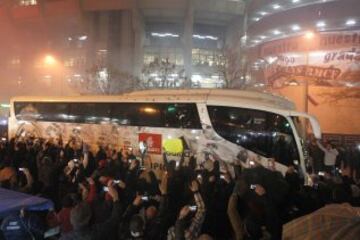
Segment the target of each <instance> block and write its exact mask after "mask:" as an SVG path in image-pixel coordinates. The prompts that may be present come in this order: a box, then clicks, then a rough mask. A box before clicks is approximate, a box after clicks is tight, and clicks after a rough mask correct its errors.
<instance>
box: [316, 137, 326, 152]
mask: <svg viewBox="0 0 360 240" xmlns="http://www.w3.org/2000/svg"><path fill="white" fill-rule="evenodd" d="M316 145H318V147H319V148H320V149H321V150H322V151H323V152H326V151H327V150H326V148H325V147H324V146H323V145H322V144H321V142H320V141H319V140H317V141H316Z"/></svg>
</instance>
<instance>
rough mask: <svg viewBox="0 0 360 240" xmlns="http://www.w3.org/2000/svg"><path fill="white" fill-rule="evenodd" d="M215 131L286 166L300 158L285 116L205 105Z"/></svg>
mask: <svg viewBox="0 0 360 240" xmlns="http://www.w3.org/2000/svg"><path fill="white" fill-rule="evenodd" d="M208 111H209V117H210V120H211V123H212V125H213V127H214V129H215V131H216V132H217V133H218V134H219V135H220V136H222V137H223V138H224V139H226V140H228V141H230V142H232V143H235V144H237V145H239V146H242V147H244V148H246V149H249V150H251V151H253V152H255V153H257V154H259V155H262V156H264V157H267V158H275V160H276V161H277V162H279V163H281V164H284V165H286V166H289V165H290V164H293V162H294V161H295V160H299V154H298V149H297V147H296V143H295V139H294V135H293V132H292V129H291V126H290V123H289V122H288V121H287V119H286V118H285V117H284V116H281V115H278V114H275V113H271V112H266V111H260V110H254V109H245V108H237V107H225V106H208Z"/></svg>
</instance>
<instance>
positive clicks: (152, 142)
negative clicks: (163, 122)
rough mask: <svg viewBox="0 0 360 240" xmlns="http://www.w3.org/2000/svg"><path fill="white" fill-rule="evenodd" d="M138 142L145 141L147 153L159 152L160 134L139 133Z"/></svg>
mask: <svg viewBox="0 0 360 240" xmlns="http://www.w3.org/2000/svg"><path fill="white" fill-rule="evenodd" d="M139 142H145V143H146V145H147V152H148V153H153V154H161V143H162V137H161V134H153V133H139Z"/></svg>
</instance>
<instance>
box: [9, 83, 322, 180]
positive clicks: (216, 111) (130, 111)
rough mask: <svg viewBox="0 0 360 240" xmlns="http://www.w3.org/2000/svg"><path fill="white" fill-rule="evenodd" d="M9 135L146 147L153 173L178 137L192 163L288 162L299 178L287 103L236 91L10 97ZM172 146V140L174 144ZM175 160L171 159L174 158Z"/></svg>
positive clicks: (300, 144)
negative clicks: (168, 145)
mask: <svg viewBox="0 0 360 240" xmlns="http://www.w3.org/2000/svg"><path fill="white" fill-rule="evenodd" d="M10 110H11V111H10V117H9V137H10V138H11V137H15V136H17V137H19V136H20V137H24V136H27V135H31V136H34V137H42V138H58V137H59V136H61V137H62V139H63V141H64V142H66V141H68V140H69V139H79V140H81V141H84V142H86V143H87V144H89V145H91V146H97V145H108V146H111V147H112V148H116V149H118V150H119V149H121V148H138V146H139V142H146V143H147V146H148V148H147V153H148V156H150V161H151V166H150V167H152V168H154V169H155V170H156V168H159V167H161V166H160V163H161V159H162V151H163V146H164V144H165V145H166V142H167V141H168V142H172V141H173V140H178V139H181V141H182V142H183V143H184V146H185V149H187V150H188V151H187V152H191V153H193V154H196V156H197V160H198V163H201V162H202V161H204V160H205V159H216V160H219V161H223V162H225V163H230V164H231V163H233V162H234V161H238V162H241V164H242V165H243V166H244V167H250V165H252V164H254V163H258V164H262V165H264V166H267V165H268V164H269V159H272V158H274V159H275V160H276V164H275V166H276V169H277V170H279V171H281V172H283V173H284V172H285V171H286V169H287V166H288V165H290V164H295V165H298V167H299V170H301V171H302V172H303V173H305V172H306V168H305V166H306V158H307V157H306V149H305V146H304V145H305V144H304V141H303V139H302V137H301V136H302V135H303V133H304V131H303V130H302V128H301V123H302V122H304V121H303V120H301V121H300V119H301V118H303V119H307V120H309V122H310V124H309V125H311V127H312V131H313V134H314V135H315V137H316V138H320V137H321V131H320V127H319V124H318V122H317V121H316V119H315V118H314V117H312V116H309V115H307V114H304V113H299V112H296V111H295V106H294V104H293V103H292V102H290V101H288V100H286V99H284V98H282V97H279V96H274V95H271V94H264V93H258V92H248V91H238V90H215V89H214V90H209V89H201V90H149V91H140V92H133V93H129V94H124V95H121V96H77V97H15V98H13V99H11V109H10ZM174 142H176V141H174ZM174 154H176V153H174Z"/></svg>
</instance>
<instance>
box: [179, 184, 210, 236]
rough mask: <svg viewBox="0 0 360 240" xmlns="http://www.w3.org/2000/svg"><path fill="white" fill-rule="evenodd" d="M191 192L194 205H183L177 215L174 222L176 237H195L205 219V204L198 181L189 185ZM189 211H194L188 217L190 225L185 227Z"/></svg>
mask: <svg viewBox="0 0 360 240" xmlns="http://www.w3.org/2000/svg"><path fill="white" fill-rule="evenodd" d="M189 188H190V190H191V192H192V193H193V194H194V200H195V206H188V205H187V206H184V207H183V208H182V209H181V210H180V214H179V217H178V219H177V221H176V223H175V236H176V237H177V239H197V237H198V236H199V235H200V232H201V227H202V224H203V222H204V220H205V212H206V210H205V204H204V201H203V198H202V196H201V194H200V192H199V183H198V182H197V181H196V180H194V181H192V182H191V184H190V186H189ZM191 212H193V213H195V214H194V216H193V217H192V218H191V219H190V226H189V227H188V228H187V229H185V226H186V225H187V224H186V223H187V221H188V218H187V216H189V215H190V214H191ZM178 237H180V238H178Z"/></svg>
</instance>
